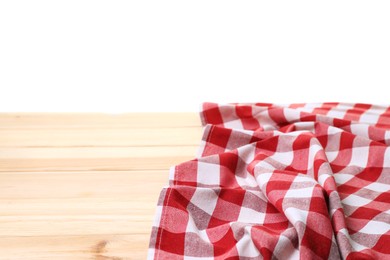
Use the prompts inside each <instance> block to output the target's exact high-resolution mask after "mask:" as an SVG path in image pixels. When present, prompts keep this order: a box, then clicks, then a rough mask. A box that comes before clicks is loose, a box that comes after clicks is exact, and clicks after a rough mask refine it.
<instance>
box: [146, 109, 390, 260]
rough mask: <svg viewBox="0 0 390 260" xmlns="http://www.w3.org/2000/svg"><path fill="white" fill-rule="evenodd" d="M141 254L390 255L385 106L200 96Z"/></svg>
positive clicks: (389, 140) (389, 123)
mask: <svg viewBox="0 0 390 260" xmlns="http://www.w3.org/2000/svg"><path fill="white" fill-rule="evenodd" d="M201 119H202V123H203V125H204V134H203V138H202V140H201V144H200V148H199V155H198V157H197V158H196V159H194V160H191V161H187V162H183V163H181V164H179V165H176V166H174V167H172V168H171V171H170V175H169V186H168V187H166V188H164V189H163V190H162V192H161V195H160V198H159V201H158V205H157V210H156V218H155V221H154V224H153V228H152V233H151V239H150V245H149V251H148V259H340V258H341V259H356V258H358V259H390V246H389V245H390V150H389V149H390V148H389V144H390V108H389V107H386V106H377V105H369V104H346V103H319V104H290V105H278V104H268V103H256V104H221V105H220V104H214V103H204V104H203V106H202V111H201Z"/></svg>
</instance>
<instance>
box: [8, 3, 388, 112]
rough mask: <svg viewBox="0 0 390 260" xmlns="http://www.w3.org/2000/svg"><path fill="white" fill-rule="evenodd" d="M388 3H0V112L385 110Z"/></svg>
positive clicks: (386, 97)
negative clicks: (228, 106) (205, 106)
mask: <svg viewBox="0 0 390 260" xmlns="http://www.w3.org/2000/svg"><path fill="white" fill-rule="evenodd" d="M387 2H388V1H356V0H354V1H312V0H311V1H227V0H223V1H210V0H208V1H199V0H197V1H183V0H180V1H169V0H167V1H165V0H163V1H161V0H160V1H145V0H140V1H96V0H95V1H69V0H67V1H53V0H52V1H2V2H0V111H2V112H6V111H14V112H15V111H51V112H54V111H103V112H131V111H197V110H198V108H199V104H200V103H201V102H203V101H215V102H278V103H291V102H316V101H345V102H365V103H388V102H389V94H390V91H387V92H386V91H383V90H382V89H383V88H385V89H388V88H389V86H390V73H389V72H390V15H389V14H390V6H389V4H387Z"/></svg>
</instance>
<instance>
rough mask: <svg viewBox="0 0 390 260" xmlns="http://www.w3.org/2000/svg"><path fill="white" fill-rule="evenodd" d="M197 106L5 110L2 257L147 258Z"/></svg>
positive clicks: (194, 139) (191, 140) (195, 128)
mask: <svg viewBox="0 0 390 260" xmlns="http://www.w3.org/2000/svg"><path fill="white" fill-rule="evenodd" d="M201 135H202V129H201V127H200V120H199V117H198V115H197V114H196V113H180V114H179V113H158V114H148V113H145V114H142V113H139V114H112V115H109V114H26V113H17V114H0V259H56V260H57V259H102V260H103V259H105V260H107V259H145V257H146V253H147V247H148V243H149V235H150V231H151V225H152V222H153V219H154V213H155V208H156V203H157V198H158V196H159V193H160V190H161V189H162V187H163V186H164V185H166V184H167V182H168V171H169V167H170V166H172V165H174V164H177V163H179V162H183V161H186V160H189V159H192V158H194V156H195V154H196V151H197V147H198V144H199V143H200V138H201Z"/></svg>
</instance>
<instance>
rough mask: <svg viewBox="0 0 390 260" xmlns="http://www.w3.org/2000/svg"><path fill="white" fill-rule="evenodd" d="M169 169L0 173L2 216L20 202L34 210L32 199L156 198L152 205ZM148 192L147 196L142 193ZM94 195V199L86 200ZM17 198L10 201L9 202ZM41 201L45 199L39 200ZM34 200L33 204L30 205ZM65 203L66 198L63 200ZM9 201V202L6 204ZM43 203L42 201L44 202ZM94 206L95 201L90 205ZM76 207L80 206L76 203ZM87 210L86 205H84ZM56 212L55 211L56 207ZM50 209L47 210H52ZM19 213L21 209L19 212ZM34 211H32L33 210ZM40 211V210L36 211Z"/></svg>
mask: <svg viewBox="0 0 390 260" xmlns="http://www.w3.org/2000/svg"><path fill="white" fill-rule="evenodd" d="M168 177H169V171H168V170H164V171H123V172H122V171H121V172H115V171H114V172H111V171H106V172H104V171H103V172H100V171H96V172H90V171H88V172H38V173H32V172H27V173H26V172H20V173H17V174H15V173H1V174H0V201H2V203H3V204H4V205H2V207H0V216H5V215H8V214H9V213H10V212H11V211H12V210H11V208H14V207H15V206H16V205H18V204H19V203H20V202H19V201H20V200H22V202H21V203H25V205H23V204H19V205H20V206H22V207H23V210H28V209H29V208H31V209H32V211H35V210H36V209H37V208H34V207H35V206H36V205H34V204H33V201H32V200H38V199H40V200H42V199H47V201H48V203H55V200H57V199H71V200H70V201H68V202H67V203H76V202H77V200H76V199H80V201H81V202H82V204H79V206H80V207H81V206H82V205H83V204H85V203H93V206H97V207H100V206H104V205H97V204H96V203H98V202H99V201H98V200H97V199H102V203H103V202H104V203H108V205H111V206H114V205H116V203H115V198H117V199H118V200H120V201H122V202H123V201H125V202H126V203H127V204H131V203H136V202H139V203H138V204H134V205H133V207H132V208H134V207H135V206H137V207H138V206H139V207H141V208H144V207H146V206H148V207H149V206H150V205H146V204H144V203H145V202H147V201H151V202H153V206H152V207H153V208H154V207H155V205H156V203H157V195H158V194H159V193H160V191H161V189H162V187H163V186H164V185H167V184H168ZM143 195H145V196H143ZM87 199H94V200H91V201H89V200H87ZM10 201H14V202H13V203H16V204H10V205H8V204H7V203H8V202H10ZM36 202H39V203H42V202H43V201H39V200H38V201H36ZM28 203H31V204H30V205H27V204H28ZM61 203H64V201H61ZM6 204H7V205H6ZM72 205H73V204H68V205H55V206H54V208H57V207H59V208H62V209H63V208H65V209H71V206H72ZM41 206H42V205H41ZM88 208H89V209H93V207H92V205H91V206H89V207H88ZM76 210H79V208H77V207H76ZM85 210H86V209H85ZM53 212H54V211H53ZM53 212H52V211H50V212H47V213H48V214H51V213H53ZM19 213H20V212H19ZM32 213H34V212H31V214H32ZM35 213H37V212H35Z"/></svg>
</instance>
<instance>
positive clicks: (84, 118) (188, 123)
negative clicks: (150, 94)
mask: <svg viewBox="0 0 390 260" xmlns="http://www.w3.org/2000/svg"><path fill="white" fill-rule="evenodd" d="M200 125H201V123H200V118H199V115H198V113H122V114H104V113H1V114H0V128H11V129H12V128H24V129H25V128H28V129H30V128H78V127H91V128H92V127H94V128H101V127H105V128H107V127H109V128H121V127H127V128H145V127H151V128H160V127H163V128H168V127H169V128H173V127H199V126H200Z"/></svg>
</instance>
